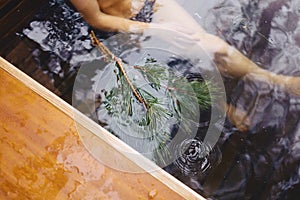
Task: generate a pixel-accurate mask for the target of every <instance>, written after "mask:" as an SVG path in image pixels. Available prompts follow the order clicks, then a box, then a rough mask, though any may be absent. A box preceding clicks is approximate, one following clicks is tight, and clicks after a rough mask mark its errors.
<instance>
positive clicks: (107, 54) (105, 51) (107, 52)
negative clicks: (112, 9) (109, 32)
mask: <svg viewBox="0 0 300 200" xmlns="http://www.w3.org/2000/svg"><path fill="white" fill-rule="evenodd" d="M90 38H91V40H92V44H93V45H94V46H95V47H97V49H98V50H99V52H100V53H101V54H102V55H103V56H105V57H106V61H107V62H109V61H113V62H116V66H117V67H118V69H119V70H120V72H121V74H122V75H123V76H124V78H125V80H126V82H127V84H128V85H129V87H130V89H131V91H132V93H133V95H134V96H135V98H136V99H137V100H138V101H139V102H140V103H143V104H144V105H145V106H146V107H148V102H147V101H146V100H145V99H143V98H142V97H141V95H139V93H138V92H137V90H136V89H135V87H134V85H133V84H132V82H131V81H130V79H129V78H128V76H127V74H126V71H125V69H124V67H123V66H122V61H121V59H120V58H118V57H116V56H115V55H114V54H113V53H112V52H111V51H110V50H109V49H108V48H107V47H106V46H105V45H104V44H102V43H101V42H100V41H99V40H98V38H97V37H96V35H95V33H94V31H91V34H90Z"/></svg>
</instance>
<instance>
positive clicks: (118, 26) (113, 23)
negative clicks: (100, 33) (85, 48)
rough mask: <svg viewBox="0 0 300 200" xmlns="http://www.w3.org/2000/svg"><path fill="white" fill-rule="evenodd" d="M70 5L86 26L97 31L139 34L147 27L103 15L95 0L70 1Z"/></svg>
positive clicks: (146, 25) (124, 19)
mask: <svg viewBox="0 0 300 200" xmlns="http://www.w3.org/2000/svg"><path fill="white" fill-rule="evenodd" d="M71 3H72V4H73V5H74V6H75V8H76V9H77V10H78V12H80V13H81V15H82V16H83V18H84V20H85V21H86V22H87V23H88V24H90V25H91V26H93V27H94V28H96V29H99V30H104V31H122V32H139V31H141V30H143V29H144V28H147V27H148V24H147V23H143V22H137V21H133V20H130V19H126V18H122V17H117V16H112V15H107V14H105V13H103V12H102V11H101V10H100V8H99V4H98V2H97V0H71Z"/></svg>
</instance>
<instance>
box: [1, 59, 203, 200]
mask: <svg viewBox="0 0 300 200" xmlns="http://www.w3.org/2000/svg"><path fill="white" fill-rule="evenodd" d="M74 115H76V117H75V119H76V122H75V121H74V118H73V116H74ZM79 129H80V131H83V133H87V134H88V135H91V134H92V135H94V136H95V138H97V140H98V143H96V144H97V145H99V143H101V145H100V146H98V147H97V148H99V150H100V152H102V153H103V154H105V155H107V157H108V158H111V159H112V158H117V159H115V160H117V161H118V162H122V164H126V165H128V166H130V167H132V168H137V169H138V168H140V169H148V167H149V166H151V167H152V168H153V167H156V169H157V170H155V171H152V172H149V173H135V174H134V173H126V172H121V171H117V170H114V169H112V168H109V167H107V166H105V165H103V164H101V163H100V162H99V161H97V160H96V159H95V158H94V157H92V156H91V154H90V153H89V152H88V151H87V149H86V148H85V147H84V145H83V144H82V142H81V140H80V138H79V136H78V133H77V131H78V130H79ZM124 148H125V149H126V151H127V152H134V153H135V154H136V152H135V151H134V150H133V149H131V148H130V147H128V146H127V145H126V144H124V143H123V142H122V141H120V140H118V139H117V138H115V137H114V136H113V135H111V134H110V133H109V132H107V131H106V130H104V129H103V128H101V127H100V126H99V125H97V124H96V123H94V122H93V121H92V120H89V119H88V118H87V117H85V116H84V115H82V114H81V113H79V112H78V111H76V110H74V109H73V108H72V107H71V106H70V105H69V104H67V103H65V102H64V101H63V100H61V99H60V98H59V97H57V96H56V95H54V94H53V93H51V92H50V91H48V90H47V89H46V88H44V87H43V86H41V85H40V84H38V83H37V82H35V81H34V80H32V79H31V78H30V77H28V76H27V75H25V74H24V73H22V72H21V71H19V70H18V69H16V68H15V67H14V66H13V65H11V64H9V63H8V62H6V61H5V60H4V59H2V58H1V57H0V199H39V200H40V199H47V200H48V199H172V200H176V199H204V198H203V197H201V196H200V195H198V194H197V193H195V192H194V191H193V190H191V189H190V188H188V187H187V186H185V185H184V184H182V183H181V182H179V181H178V180H177V179H175V178H174V177H172V176H171V175H169V174H168V173H166V172H165V171H163V170H161V169H160V168H158V167H157V166H155V165H154V164H153V163H152V162H150V161H149V160H147V159H146V158H144V157H143V156H141V155H137V154H136V155H135V156H134V157H130V156H127V155H126V154H123V153H122V151H119V149H122V150H124ZM120 164H121V163H120Z"/></svg>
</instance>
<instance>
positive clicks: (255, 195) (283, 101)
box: [4, 0, 300, 199]
mask: <svg viewBox="0 0 300 200" xmlns="http://www.w3.org/2000/svg"><path fill="white" fill-rule="evenodd" d="M299 8H300V3H299V1H297V0H273V1H272V0H267V1H259V0H255V1H242V0H240V1H238V0H234V1H231V0H223V1H212V2H211V3H210V4H209V5H207V7H205V6H204V7H202V8H201V11H202V10H204V9H206V11H205V12H204V11H203V12H199V13H201V17H202V18H201V21H200V23H202V24H203V26H204V28H205V29H206V30H207V31H208V32H212V33H213V34H215V35H218V36H219V37H221V38H223V39H224V40H226V41H227V42H228V43H230V44H232V45H233V46H235V47H236V48H237V49H239V50H240V51H241V52H243V53H244V54H245V55H247V56H248V57H249V58H251V59H252V60H253V61H254V62H256V63H258V64H259V65H260V66H262V67H263V68H265V69H268V70H270V71H273V72H276V73H280V74H288V75H294V76H299V75H300V68H299V66H300V27H299V17H300V10H299ZM193 12H196V11H195V10H193ZM202 13H203V14H202ZM89 29H90V27H88V25H87V24H86V23H85V22H84V21H83V20H82V18H81V17H80V15H79V14H78V13H77V12H75V11H74V9H73V8H72V7H71V6H70V5H69V4H65V3H64V1H60V0H51V1H49V4H48V5H46V6H45V7H42V8H41V11H40V12H38V14H37V15H36V16H35V17H34V19H33V20H32V21H31V22H30V23H28V24H27V26H25V27H24V28H23V30H22V31H21V32H18V33H17V34H18V35H19V36H18V37H20V38H21V39H22V40H27V43H26V44H27V45H28V46H29V47H27V48H30V53H31V55H30V56H31V57H32V58H33V59H34V61H35V63H36V66H37V68H40V69H42V71H43V73H44V74H46V75H47V76H48V77H49V80H50V81H49V82H52V83H54V86H55V87H54V89H53V91H54V92H56V93H58V94H59V95H60V96H62V97H63V98H64V99H65V100H66V101H68V102H71V99H70V97H71V93H72V87H71V85H72V84H73V82H74V79H75V76H76V73H77V69H78V68H79V67H80V66H81V65H82V63H84V62H87V61H89V62H90V61H92V60H96V59H99V55H98V54H96V53H93V51H92V49H93V47H92V46H91V43H90V39H89V37H88V34H89ZM97 35H98V36H99V38H107V37H109V36H110V35H109V34H108V35H107V34H103V33H101V32H98V33H97ZM21 51H22V50H21ZM7 55H8V54H7ZM5 56H6V55H4V57H5ZM8 57H9V56H8ZM15 64H16V65H17V66H18V65H21V64H22V63H19V64H18V63H15ZM224 81H225V86H226V90H227V97H228V99H227V101H228V102H229V103H231V104H232V105H234V106H236V107H237V108H239V109H240V110H242V111H243V112H242V113H243V115H244V117H246V118H247V119H249V121H250V124H249V125H248V130H247V131H244V132H241V131H239V130H238V129H237V128H236V127H234V125H232V124H231V123H230V121H229V120H227V121H226V123H225V124H224V125H223V126H222V127H221V129H222V130H223V131H222V134H221V137H220V139H219V141H218V143H217V146H216V148H217V149H216V150H215V154H214V155H217V156H216V157H211V158H209V159H212V160H211V161H210V162H212V163H219V164H216V166H213V167H212V168H210V169H207V165H206V164H205V163H206V160H202V161H201V162H199V163H198V166H197V167H195V163H196V165H197V161H195V160H193V159H194V156H195V155H197V152H201V151H199V149H201V148H202V147H203V146H201V145H200V146H199V140H197V141H188V142H186V143H190V144H192V145H191V146H190V147H191V148H190V149H189V151H188V152H187V154H185V155H184V156H185V157H183V158H180V159H179V160H178V161H177V164H171V165H169V166H168V167H166V168H165V170H167V171H168V172H169V173H171V174H173V175H174V176H175V177H178V178H179V179H180V180H182V181H183V182H184V183H186V184H187V185H189V186H190V187H191V188H193V189H194V190H196V191H197V192H199V193H200V194H204V195H205V196H206V197H209V198H211V199H297V197H298V196H297V195H298V194H299V192H300V120H299V116H300V99H299V97H296V96H292V95H290V94H288V93H286V92H285V91H284V90H283V89H282V88H280V87H276V86H273V85H272V84H271V83H268V82H266V81H265V80H261V79H260V77H257V76H254V75H250V74H249V75H247V76H245V77H243V78H241V79H239V80H236V79H229V78H224ZM216 126H217V125H216ZM202 128H203V130H200V131H199V132H201V131H203V132H204V133H205V126H203V127H202ZM216 128H217V129H220V127H216ZM199 134H200V140H201V133H199ZM186 143H183V144H182V145H185V144H186ZM204 150H205V147H204ZM219 154H220V155H219ZM196 157H197V156H196ZM220 158H221V159H220ZM178 163H179V164H178ZM199 165H200V167H199ZM178 166H179V167H178ZM180 166H181V167H180ZM197 169H204V170H203V171H204V172H203V173H199V171H197ZM200 172H201V171H200Z"/></svg>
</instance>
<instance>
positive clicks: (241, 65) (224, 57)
mask: <svg viewBox="0 0 300 200" xmlns="http://www.w3.org/2000/svg"><path fill="white" fill-rule="evenodd" d="M156 2H157V10H156V11H155V13H154V16H153V22H154V23H158V24H162V25H168V24H172V26H173V29H174V30H175V31H176V30H178V31H181V32H183V33H186V34H192V37H191V38H194V39H195V41H196V42H197V43H198V44H199V45H200V46H201V47H202V48H203V49H204V50H205V51H206V52H207V53H208V54H209V55H210V56H211V57H212V58H213V59H214V61H215V63H216V65H217V67H218V69H219V70H220V72H221V73H222V74H223V75H229V76H233V77H241V76H244V75H246V74H248V73H256V74H259V75H261V76H264V77H265V78H266V79H267V80H269V81H271V82H272V83H274V84H278V85H281V86H283V87H285V88H286V89H287V91H288V92H291V93H293V94H296V95H300V77H292V76H285V75H278V74H275V73H272V72H270V71H267V70H264V69H262V68H260V67H259V66H257V65H256V64H255V63H254V62H252V61H251V60H250V59H248V58H247V57H246V56H244V55H243V54H242V53H241V52H239V51H238V50H237V49H235V48H234V47H232V46H230V45H229V44H228V43H226V42H225V41H224V40H222V39H221V38H219V37H217V36H214V35H211V34H208V33H206V32H205V31H204V30H203V28H202V27H201V26H200V25H199V24H198V23H197V22H196V21H195V20H194V19H193V17H192V16H191V15H190V14H189V13H188V12H187V11H185V10H184V9H183V8H182V7H181V6H180V5H179V4H178V3H177V2H176V1H175V0H156ZM187 49H189V48H188V47H187Z"/></svg>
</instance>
